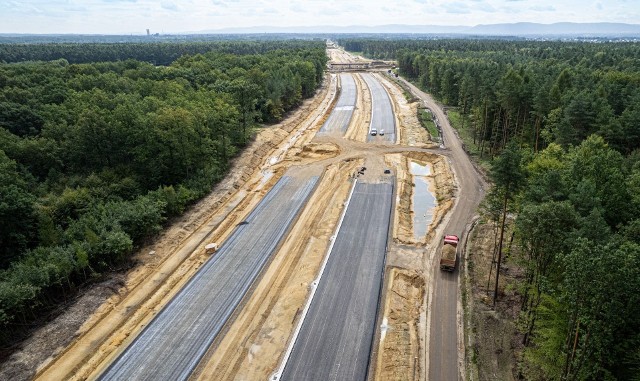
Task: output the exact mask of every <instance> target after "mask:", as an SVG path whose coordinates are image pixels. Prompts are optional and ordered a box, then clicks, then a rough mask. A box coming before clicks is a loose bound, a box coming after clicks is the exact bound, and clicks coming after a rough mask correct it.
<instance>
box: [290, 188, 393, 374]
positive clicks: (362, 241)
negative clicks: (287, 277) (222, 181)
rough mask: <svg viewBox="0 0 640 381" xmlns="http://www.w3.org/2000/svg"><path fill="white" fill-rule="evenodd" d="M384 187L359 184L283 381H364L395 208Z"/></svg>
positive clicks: (390, 192)
mask: <svg viewBox="0 0 640 381" xmlns="http://www.w3.org/2000/svg"><path fill="white" fill-rule="evenodd" d="M386 181H387V182H382V183H360V182H359V183H357V184H356V186H355V189H354V192H353V196H352V198H351V201H350V203H349V205H348V208H347V211H346V214H345V216H344V220H343V223H342V226H341V228H340V231H339V232H338V234H337V237H336V238H335V240H336V241H335V244H334V246H333V250H332V251H331V253H330V257H329V259H328V262H327V265H326V267H325V270H324V272H323V274H322V278H321V279H320V283H319V285H318V289H317V291H316V293H315V296H314V298H313V300H312V302H311V306H310V308H309V312H308V314H307V315H306V318H305V320H304V322H303V324H302V329H301V330H300V333H299V335H298V337H297V340H296V341H295V345H294V347H293V351H292V352H291V355H290V357H289V358H288V360H287V363H286V366H285V368H284V372H283V374H282V375H281V378H280V380H286V381H298V380H305V381H336V380H349V381H358V380H362V381H364V380H366V378H367V371H368V367H369V355H370V352H371V347H372V340H373V336H374V332H375V322H376V316H377V309H378V300H379V296H380V289H381V284H382V278H383V273H384V263H385V253H386V248H387V237H388V235H389V224H390V216H391V207H392V197H393V183H392V179H391V177H390V176H389V177H387V178H386Z"/></svg>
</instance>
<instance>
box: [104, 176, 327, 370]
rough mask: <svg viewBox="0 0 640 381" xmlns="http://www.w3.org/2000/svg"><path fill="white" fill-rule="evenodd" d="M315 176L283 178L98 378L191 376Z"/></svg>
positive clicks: (298, 208) (306, 193) (274, 245)
mask: <svg viewBox="0 0 640 381" xmlns="http://www.w3.org/2000/svg"><path fill="white" fill-rule="evenodd" d="M317 180H318V178H317V177H306V178H302V179H298V178H293V177H289V176H285V177H283V178H282V179H280V181H278V182H277V183H276V185H275V186H274V187H273V189H271V190H270V191H269V192H268V193H267V195H266V196H265V197H264V199H263V200H262V201H261V202H260V203H259V204H258V205H257V206H256V208H255V209H254V210H253V211H252V212H251V214H250V215H249V216H248V217H247V218H246V220H245V221H243V222H242V223H241V224H239V226H238V227H237V228H236V230H235V231H234V232H233V233H232V235H231V236H230V237H229V239H228V240H227V241H226V242H225V243H224V244H223V245H222V247H221V248H220V250H219V251H218V252H217V253H215V254H214V256H213V257H212V258H211V259H210V260H209V261H207V262H206V263H205V264H204V265H203V266H202V268H201V269H200V270H199V271H198V272H197V273H196V275H195V276H194V277H193V278H192V279H191V280H190V281H189V282H188V283H187V284H186V285H185V286H184V288H183V289H182V290H180V292H179V293H178V294H177V295H176V296H175V297H174V298H173V299H172V300H171V301H170V302H169V303H168V304H167V305H166V306H165V307H164V308H163V309H162V310H161V311H160V312H159V313H158V315H157V316H156V317H155V318H154V319H153V320H152V321H151V322H150V323H149V325H148V326H147V327H145V329H144V330H143V331H142V332H141V333H140V335H139V336H138V337H137V338H136V339H135V340H134V341H133V342H132V343H131V344H130V345H129V347H127V348H126V349H125V350H124V352H123V353H122V354H120V356H119V357H118V358H117V359H116V360H115V361H114V362H113V363H112V364H111V365H110V366H109V367H108V368H107V370H106V371H105V372H104V373H103V374H102V375H101V376H100V378H99V379H100V380H185V379H187V378H188V377H189V375H190V374H191V372H192V371H193V369H194V367H195V366H196V365H197V364H198V362H199V361H200V359H201V358H202V356H203V355H204V354H205V352H206V351H207V349H208V348H209V346H210V345H211V344H212V342H213V341H214V340H215V338H216V336H217V335H218V333H219V332H220V331H221V330H222V328H223V327H224V325H225V323H226V322H227V320H228V319H229V318H230V317H231V315H232V314H233V312H234V310H235V309H236V307H237V306H238V305H239V304H240V302H241V300H242V298H243V296H244V295H245V294H246V293H247V291H248V290H249V289H250V287H251V285H252V284H253V282H254V281H255V280H256V278H257V277H258V275H259V274H260V272H261V270H262V269H263V268H264V266H265V265H266V264H267V263H268V262H269V259H270V256H271V254H272V253H273V252H274V251H275V249H276V248H277V246H278V244H279V242H280V240H281V239H282V238H283V237H284V235H285V234H286V233H287V231H288V230H289V226H290V225H291V224H292V223H293V221H294V220H295V219H296V216H297V214H298V212H299V210H300V209H301V207H303V206H304V204H305V203H306V201H307V199H308V197H309V195H310V194H311V192H312V191H313V189H314V186H315V184H316V182H317Z"/></svg>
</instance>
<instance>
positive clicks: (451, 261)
mask: <svg viewBox="0 0 640 381" xmlns="http://www.w3.org/2000/svg"><path fill="white" fill-rule="evenodd" d="M458 241H459V239H458V236H457V235H446V236H444V243H443V244H442V252H441V253H440V270H445V271H453V270H455V268H456V262H457V259H458V255H457V253H458Z"/></svg>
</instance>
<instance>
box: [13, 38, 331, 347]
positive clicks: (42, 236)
mask: <svg viewBox="0 0 640 381" xmlns="http://www.w3.org/2000/svg"><path fill="white" fill-rule="evenodd" d="M116 48H117V49H114V46H111V45H103V44H75V45H69V44H62V45H57V44H34V45H29V46H27V45H2V46H1V47H0V49H1V51H2V53H1V55H0V60H5V61H7V57H23V58H25V59H29V60H31V59H43V60H44V61H29V62H21V63H3V64H0V127H1V128H0V343H2V344H7V343H9V342H10V341H11V340H13V339H14V338H15V337H16V336H15V335H16V333H20V332H21V331H23V330H24V327H27V328H28V326H29V325H30V324H32V323H33V322H34V321H37V320H38V319H40V318H42V317H43V316H44V314H45V313H46V312H47V311H48V310H50V309H51V307H52V306H55V305H56V304H58V303H60V302H61V301H64V300H65V299H66V298H67V297H68V296H69V295H72V294H73V292H74V291H75V290H77V287H78V286H79V285H81V284H83V283H84V282H86V281H87V280H90V279H93V278H95V277H96V276H97V275H98V274H100V273H102V272H104V271H108V270H111V269H114V268H117V267H119V266H122V265H123V264H124V263H126V261H127V259H128V258H129V255H130V254H131V253H132V252H133V251H134V250H135V248H136V247H137V246H138V245H140V244H141V243H142V241H143V240H145V239H147V238H148V237H151V236H153V235H154V234H156V233H157V232H158V231H159V230H160V229H161V227H162V225H163V223H165V222H166V221H167V219H169V218H171V217H172V216H176V215H179V214H180V213H182V212H183V211H184V210H185V208H186V207H187V206H188V205H189V204H191V203H193V202H194V201H195V200H197V199H199V198H201V197H202V196H204V195H205V194H207V193H208V192H209V191H210V190H211V188H212V186H213V185H214V184H215V183H216V182H217V181H218V180H219V179H221V178H222V177H223V175H224V174H225V172H226V171H227V170H228V168H229V160H230V159H231V158H232V157H233V156H234V155H235V154H236V153H237V152H238V151H239V150H240V149H241V148H242V147H243V146H245V145H246V144H247V142H248V140H249V139H250V138H251V136H252V133H253V132H254V131H255V128H256V127H257V126H258V123H270V122H276V121H279V120H281V119H282V118H283V116H284V114H285V113H286V112H287V111H288V110H291V109H292V108H294V107H296V106H297V105H299V104H300V103H301V101H302V100H303V99H304V98H307V97H310V96H312V95H313V94H314V93H315V90H316V89H317V88H318V86H319V85H320V84H321V82H322V80H323V72H324V68H325V65H326V60H327V57H326V54H325V46H324V43H323V42H311V41H306V42H304V43H302V42H297V41H278V42H224V43H219V44H203V45H198V44H195V45H189V44H187V45H183V44H169V43H164V44H162V45H155V44H148V45H145V44H138V45H122V46H119V47H118V46H116ZM112 50H113V52H114V53H113V54H112V55H110V54H111V53H110V52H111V51H112ZM185 53H190V54H185ZM129 54H130V55H131V56H134V57H136V58H137V59H136V60H134V59H124V58H126V56H127V55H129ZM60 55H62V58H60ZM54 57H58V59H55V60H48V59H49V58H54ZM159 57H161V58H159ZM174 58H175V60H173V61H172V62H171V63H170V65H168V66H156V65H153V64H151V63H148V62H143V61H152V60H156V59H158V60H159V61H162V62H165V61H166V60H171V59H174ZM109 60H113V62H107V61H109ZM70 61H77V62H83V63H70Z"/></svg>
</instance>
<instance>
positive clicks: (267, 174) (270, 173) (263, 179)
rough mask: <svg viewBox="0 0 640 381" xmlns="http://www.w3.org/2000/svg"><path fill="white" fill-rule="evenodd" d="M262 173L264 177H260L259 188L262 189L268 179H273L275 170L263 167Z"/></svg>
mask: <svg viewBox="0 0 640 381" xmlns="http://www.w3.org/2000/svg"><path fill="white" fill-rule="evenodd" d="M260 174H261V175H262V177H261V178H260V183H259V184H258V189H262V188H263V187H264V185H265V184H266V183H267V181H269V180H271V178H272V177H273V171H269V170H266V169H263V170H262V172H261V173H260Z"/></svg>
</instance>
